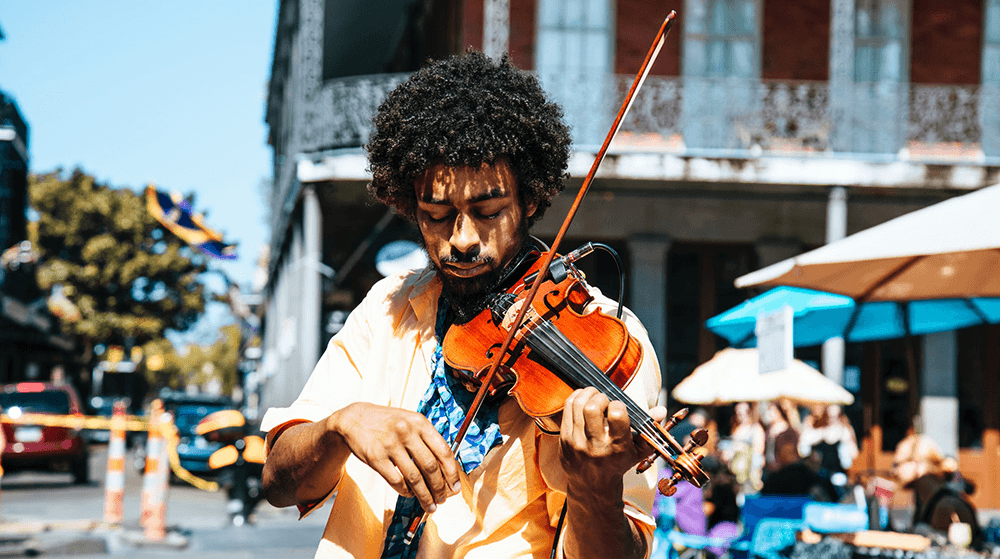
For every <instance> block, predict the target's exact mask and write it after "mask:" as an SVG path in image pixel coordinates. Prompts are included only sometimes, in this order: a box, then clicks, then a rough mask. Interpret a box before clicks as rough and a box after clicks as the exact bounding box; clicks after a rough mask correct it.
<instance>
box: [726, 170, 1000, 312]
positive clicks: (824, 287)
mask: <svg viewBox="0 0 1000 559" xmlns="http://www.w3.org/2000/svg"><path fill="white" fill-rule="evenodd" d="M998 209H1000V185H995V186H990V187H986V188H983V189H980V190H978V191H975V192H972V193H970V194H966V195H964V196H958V197H955V198H952V199H950V200H946V201H944V202H941V203H938V204H935V205H933V206H929V207H926V208H924V209H921V210H917V211H915V212H911V213H908V214H906V215H903V216H900V217H898V218H896V219H893V220H890V221H887V222H885V223H883V224H881V225H876V226H875V227H872V228H870V229H865V230H864V231H860V232H858V233H855V234H853V235H850V236H848V237H845V238H844V239H841V240H839V241H835V242H832V243H830V244H828V245H825V246H823V247H820V248H818V249H816V250H813V251H810V252H807V253H805V254H801V255H799V256H796V257H794V258H789V259H788V260H784V261H782V262H778V263H777V264H773V265H771V266H768V267H766V268H763V269H760V270H757V271H756V272H753V273H750V274H747V275H745V276H742V277H740V278H738V279H737V280H736V287H751V286H758V285H760V286H776V285H788V286H795V287H805V288H809V289H816V290H819V291H829V292H833V293H840V294H843V295H848V296H850V297H853V298H854V299H855V300H857V301H859V302H861V301H912V300H918V299H945V298H956V299H961V298H967V297H997V296H1000V273H998V271H1000V250H998V249H1000V217H998V215H997V212H998Z"/></svg>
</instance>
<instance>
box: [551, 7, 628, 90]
mask: <svg viewBox="0 0 1000 559" xmlns="http://www.w3.org/2000/svg"><path fill="white" fill-rule="evenodd" d="M612 37H613V34H612V29H611V5H610V3H609V2H608V0H539V2H538V48H537V50H536V51H535V68H536V69H537V70H538V73H539V74H541V75H543V76H545V75H552V74H564V75H566V74H568V75H574V76H582V75H591V76H594V75H596V76H603V75H605V74H607V73H608V72H609V71H610V69H611V60H612V53H613V48H614V47H613V45H612V42H611V41H612Z"/></svg>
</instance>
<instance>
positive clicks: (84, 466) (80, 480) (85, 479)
mask: <svg viewBox="0 0 1000 559" xmlns="http://www.w3.org/2000/svg"><path fill="white" fill-rule="evenodd" d="M73 483H75V484H77V485H84V484H87V483H90V455H89V454H84V455H83V456H81V457H80V458H77V459H76V460H74V461H73Z"/></svg>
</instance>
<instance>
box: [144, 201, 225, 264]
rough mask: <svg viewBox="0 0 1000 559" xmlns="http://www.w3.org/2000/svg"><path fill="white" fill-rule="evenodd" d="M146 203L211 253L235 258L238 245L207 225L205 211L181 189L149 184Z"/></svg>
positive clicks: (166, 222)
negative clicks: (200, 211)
mask: <svg viewBox="0 0 1000 559" xmlns="http://www.w3.org/2000/svg"><path fill="white" fill-rule="evenodd" d="M146 207H147V208H148V209H149V213H151V214H152V215H153V217H155V218H156V220H157V221H159V222H160V223H161V224H162V225H163V226H164V227H166V228H167V229H168V230H170V232H171V233H173V234H174V235H177V237H178V238H179V239H181V240H182V241H184V242H186V243H188V244H189V245H191V246H193V247H195V248H197V249H198V250H200V251H202V252H204V253H205V254H207V255H209V256H213V257H215V258H221V259H223V260H235V259H236V258H237V255H236V246H235V245H231V244H228V243H226V242H224V241H223V240H222V235H221V234H220V233H219V232H218V231H215V230H214V229H211V228H209V227H208V226H207V225H205V222H204V220H203V218H202V216H201V214H196V213H194V212H193V211H192V210H191V205H190V204H188V203H187V200H185V199H184V198H183V197H181V196H180V195H179V194H177V193H171V194H167V193H164V192H160V191H159V190H157V189H156V188H154V187H153V185H149V186H147V187H146Z"/></svg>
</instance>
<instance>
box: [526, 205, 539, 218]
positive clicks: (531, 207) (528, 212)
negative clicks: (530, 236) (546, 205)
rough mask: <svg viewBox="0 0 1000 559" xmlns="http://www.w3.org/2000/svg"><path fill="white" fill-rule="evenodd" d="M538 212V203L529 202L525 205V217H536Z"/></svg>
mask: <svg viewBox="0 0 1000 559" xmlns="http://www.w3.org/2000/svg"><path fill="white" fill-rule="evenodd" d="M537 210H538V202H528V203H527V204H525V205H524V217H531V216H533V215H535V212H536V211H537Z"/></svg>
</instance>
